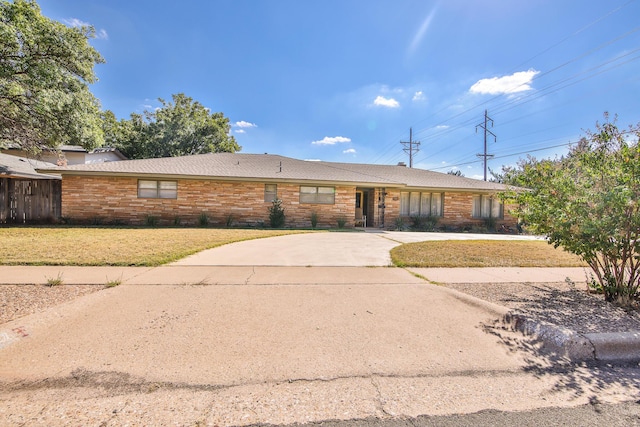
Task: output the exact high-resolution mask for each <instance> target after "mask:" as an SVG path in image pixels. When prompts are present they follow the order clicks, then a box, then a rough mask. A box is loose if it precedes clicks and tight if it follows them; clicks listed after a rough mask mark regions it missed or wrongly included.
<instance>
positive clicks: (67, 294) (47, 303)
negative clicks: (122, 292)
mask: <svg viewBox="0 0 640 427" xmlns="http://www.w3.org/2000/svg"><path fill="white" fill-rule="evenodd" d="M104 288H105V286H104V285H59V286H43V285H0V324H3V323H6V322H9V321H11V320H14V319H18V318H20V317H23V316H27V315H29V314H33V313H38V312H41V311H44V310H46V309H48V308H50V307H54V306H56V305H58V304H62V303H63V302H67V301H71V300H73V299H75V298H78V297H81V296H83V295H87V294H90V293H93V292H97V291H99V290H101V289H104Z"/></svg>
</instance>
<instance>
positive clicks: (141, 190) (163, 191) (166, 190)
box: [138, 179, 178, 199]
mask: <svg viewBox="0 0 640 427" xmlns="http://www.w3.org/2000/svg"><path fill="white" fill-rule="evenodd" d="M138 198H145V199H177V198H178V182H177V181H151V180H142V179H140V180H138Z"/></svg>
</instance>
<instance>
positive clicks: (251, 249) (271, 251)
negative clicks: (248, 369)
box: [170, 230, 540, 267]
mask: <svg viewBox="0 0 640 427" xmlns="http://www.w3.org/2000/svg"><path fill="white" fill-rule="evenodd" d="M483 239H486V240H536V239H540V238H539V237H535V236H517V235H507V234H470V233H468V234H463V233H414V232H394V231H382V230H375V231H374V230H372V231H368V232H364V233H356V232H353V233H349V232H342V233H341V232H330V233H310V234H293V235H289V236H279V237H271V238H268V239H257V240H249V241H245V242H238V243H232V244H230V245H225V246H220V247H218V248H213V249H209V250H206V251H202V252H199V253H197V254H195V255H192V256H189V257H187V258H184V259H181V260H179V261H177V262H174V263H172V264H170V265H179V266H197V265H199V266H205V265H209V266H214V265H217V266H248V265H252V266H303V267H304V266H313V267H347V266H349V267H374V266H375V267H384V266H389V265H391V257H390V255H389V251H390V250H391V249H393V248H394V247H396V246H398V245H401V244H403V243H413V242H421V241H428V240H483Z"/></svg>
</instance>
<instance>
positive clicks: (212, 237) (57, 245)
mask: <svg viewBox="0 0 640 427" xmlns="http://www.w3.org/2000/svg"><path fill="white" fill-rule="evenodd" d="M293 233H297V231H292V230H241V229H209V228H119V227H116V228H107V227H15V228H14V227H11V228H0V242H2V245H0V265H122V266H127V265H139V266H156V265H161V264H165V263H167V262H171V261H175V260H177V259H180V258H183V257H185V256H187V255H191V254H193V253H196V252H199V251H201V250H204V249H209V248H213V247H216V246H221V245H224V244H227V243H232V242H238V241H242V240H250V239H257V238H262V237H271V236H281V235H284V234H293Z"/></svg>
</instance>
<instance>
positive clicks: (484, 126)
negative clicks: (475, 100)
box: [476, 110, 498, 181]
mask: <svg viewBox="0 0 640 427" xmlns="http://www.w3.org/2000/svg"><path fill="white" fill-rule="evenodd" d="M489 122H491V127H493V119H492V118H491V117H489V115H488V113H487V110H484V123H480V124H479V125H476V133H478V128H482V129H483V130H484V154H476V156H478V157H481V158H482V159H483V160H484V180H485V181H486V180H487V159H493V157H494V156H493V154H487V136H488V135H492V136H493V140H494V142H496V141H497V140H498V137H497V136H496V134H495V133H493V132H491V131H490V130H489V128H488V127H487V125H488V123H489Z"/></svg>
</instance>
